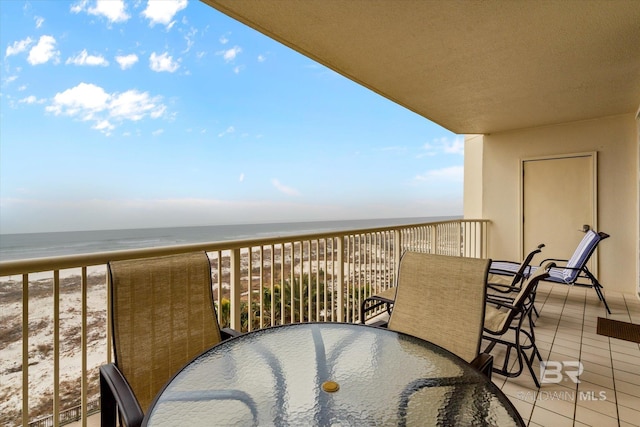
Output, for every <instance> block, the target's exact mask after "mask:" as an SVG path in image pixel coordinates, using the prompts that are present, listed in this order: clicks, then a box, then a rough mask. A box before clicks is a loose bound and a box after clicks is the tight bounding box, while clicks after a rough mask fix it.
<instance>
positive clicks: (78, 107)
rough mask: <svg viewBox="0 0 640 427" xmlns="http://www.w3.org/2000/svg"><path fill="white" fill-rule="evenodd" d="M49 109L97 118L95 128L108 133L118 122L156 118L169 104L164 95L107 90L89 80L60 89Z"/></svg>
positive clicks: (92, 119) (69, 114) (47, 108)
mask: <svg viewBox="0 0 640 427" xmlns="http://www.w3.org/2000/svg"><path fill="white" fill-rule="evenodd" d="M46 111H47V112H50V113H53V114H55V115H56V116H58V115H64V116H69V117H74V118H77V119H79V120H82V121H92V122H94V126H93V127H92V128H93V129H96V130H99V131H101V132H103V133H105V134H106V135H109V134H110V132H111V131H112V130H113V129H115V127H116V125H117V124H121V123H123V122H125V121H139V120H142V119H144V118H146V117H149V118H152V119H156V118H160V117H162V116H163V115H164V113H165V111H166V106H165V105H164V104H162V103H161V98H160V97H158V96H156V97H152V96H150V95H149V93H147V92H138V91H137V90H133V89H132V90H128V91H126V92H123V93H112V94H110V93H107V92H106V91H105V90H104V89H103V88H101V87H100V86H96V85H94V84H90V83H80V84H79V85H77V86H75V87H73V88H71V89H67V90H65V91H64V92H60V93H57V94H56V95H55V96H54V98H53V101H52V103H51V104H50V105H49V106H47V107H46Z"/></svg>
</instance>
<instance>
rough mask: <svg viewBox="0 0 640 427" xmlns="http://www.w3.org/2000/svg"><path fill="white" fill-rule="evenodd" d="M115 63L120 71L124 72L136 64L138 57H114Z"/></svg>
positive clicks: (133, 54)
mask: <svg viewBox="0 0 640 427" xmlns="http://www.w3.org/2000/svg"><path fill="white" fill-rule="evenodd" d="M116 62H117V63H118V64H119V65H120V69H122V70H126V69H127V68H131V67H133V65H134V64H135V63H136V62H138V55H136V54H135V53H131V54H129V55H121V56H116Z"/></svg>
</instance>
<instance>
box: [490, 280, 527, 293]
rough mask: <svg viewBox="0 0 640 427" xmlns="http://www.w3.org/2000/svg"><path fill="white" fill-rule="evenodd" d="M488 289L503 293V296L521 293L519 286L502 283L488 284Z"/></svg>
mask: <svg viewBox="0 0 640 427" xmlns="http://www.w3.org/2000/svg"><path fill="white" fill-rule="evenodd" d="M487 287H488V288H490V289H493V290H496V291H498V292H502V293H503V294H508V293H510V292H520V287H519V286H511V285H503V284H502V283H491V282H488V283H487Z"/></svg>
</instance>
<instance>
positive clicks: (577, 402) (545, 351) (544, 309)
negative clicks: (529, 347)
mask: <svg viewBox="0 0 640 427" xmlns="http://www.w3.org/2000/svg"><path fill="white" fill-rule="evenodd" d="M605 296H606V299H607V303H608V304H609V307H610V308H611V312H612V314H610V315H609V314H607V312H606V310H605V308H604V305H603V304H602V303H601V302H600V301H599V300H598V298H597V296H596V293H595V292H594V290H593V289H591V288H584V287H577V286H574V287H570V286H566V285H553V284H549V283H541V284H540V285H539V287H538V294H537V296H536V307H537V308H538V311H539V313H540V317H539V318H538V319H537V320H536V326H535V337H536V338H535V340H536V343H537V346H538V349H539V350H540V353H541V355H542V360H543V361H554V362H564V361H569V362H574V363H575V362H577V361H579V362H581V363H582V366H583V368H584V370H583V372H582V373H581V374H580V375H579V377H578V380H579V383H575V382H574V381H573V380H572V379H571V378H570V377H569V376H567V375H566V374H564V375H563V379H562V381H560V382H559V383H545V384H542V386H541V387H540V389H537V388H536V387H535V384H534V382H533V379H532V378H531V374H530V373H529V371H528V369H527V368H526V367H525V368H524V371H523V373H522V374H521V375H520V376H519V377H517V378H510V379H505V377H503V376H500V375H497V374H494V376H493V381H494V383H495V384H496V385H498V387H500V388H501V389H502V391H503V392H504V393H505V394H506V395H507V396H508V397H509V398H510V399H511V401H512V402H513V404H514V406H515V407H516V408H517V409H518V411H519V412H520V415H521V416H522V418H523V419H524V420H525V422H526V423H527V425H528V426H531V427H537V426H545V427H546V426H553V427H555V426H559V427H561V426H576V427H582V426H594V427H596V426H597V427H608V426H620V427H626V426H640V345H639V344H636V343H632V342H628V341H623V340H619V339H615V338H608V337H606V336H601V335H597V334H596V324H597V319H598V317H608V318H610V319H615V320H621V321H626V322H633V323H640V300H639V299H638V297H637V296H635V295H626V294H624V295H623V294H621V293H615V292H606V295H605ZM483 348H484V347H483ZM492 354H494V356H495V358H496V360H497V361H498V363H501V361H500V359H501V357H503V352H502V351H500V350H499V349H498V348H497V347H496V348H495V349H494V350H493V351H492ZM576 365H577V364H575V365H573V366H568V367H566V369H565V372H569V371H577V370H578V367H577V366H576ZM534 372H535V373H537V374H538V375H539V372H540V367H539V364H538V363H537V360H536V362H535V363H534ZM549 378H550V379H551V380H553V378H559V375H557V374H552V375H551V376H550V377H549Z"/></svg>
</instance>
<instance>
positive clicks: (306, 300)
mask: <svg viewBox="0 0 640 427" xmlns="http://www.w3.org/2000/svg"><path fill="white" fill-rule="evenodd" d="M488 227H489V223H488V221H486V220H454V221H444V222H437V223H427V224H414V225H407V226H398V227H386V228H373V229H366V230H347V231H341V232H334V233H327V234H312V235H298V236H287V237H276V238H263V239H253V240H243V241H232V242H214V243H207V244H194V245H183V246H174V247H164V248H153V249H142V250H131V251H118V252H110V253H99V254H88V255H80V256H71V257H57V258H44V259H35V260H21V261H12V262H3V263H1V264H0V277H1V279H0V281H1V282H2V287H1V288H0V292H1V295H2V305H3V310H2V323H3V337H2V353H3V355H2V361H1V363H2V378H3V380H2V383H1V384H0V397H1V399H0V402H2V403H1V404H0V405H2V407H0V414H1V415H0V417H2V418H1V419H0V423H1V424H2V425H20V424H22V425H25V426H26V425H34V426H39V425H43V426H44V425H62V424H65V423H68V422H72V421H75V422H77V423H78V425H97V424H98V423H99V417H97V416H91V414H92V413H94V412H95V411H97V410H99V408H98V406H97V401H98V392H97V379H98V376H97V368H98V366H100V365H101V364H103V363H106V362H108V361H110V360H111V357H112V355H111V345H110V330H109V326H108V325H109V324H110V322H109V319H108V313H107V306H108V304H109V297H108V295H109V292H108V288H109V283H108V280H107V279H106V274H105V273H106V263H107V262H109V261H111V260H119V259H135V258H140V257H148V256H157V255H165V254H170V253H180V252H188V251H193V250H205V251H207V252H208V254H209V257H210V259H211V264H212V278H213V293H214V301H215V303H216V306H217V308H218V310H217V312H218V316H219V321H220V324H221V325H223V326H231V327H233V328H235V329H238V330H242V331H250V330H254V329H258V328H263V327H268V326H272V325H279V324H286V323H295V322H305V321H341V322H358V321H359V320H360V319H359V312H358V307H359V304H360V302H361V301H362V300H363V299H364V298H366V297H367V296H369V295H370V294H371V293H374V292H377V291H379V290H381V289H384V288H386V287H388V286H389V285H391V284H393V282H394V280H395V276H396V271H397V265H398V262H399V257H400V254H401V253H402V252H403V251H404V250H407V249H410V250H418V251H424V252H432V253H441V254H448V255H458V256H469V257H486V256H487V247H486V241H487V233H488ZM25 284H28V286H25ZM606 296H607V299H608V300H609V302H610V305H611V306H612V307H611V308H612V311H613V314H612V315H610V316H607V315H606V311H605V310H604V308H603V307H602V306H601V305H600V304H599V301H598V300H597V298H596V297H595V293H593V292H592V291H591V290H590V289H585V288H578V287H575V288H569V287H566V286H553V285H549V284H544V285H542V286H541V288H540V290H539V292H538V301H539V302H538V304H539V310H540V318H539V319H538V321H537V328H536V334H537V337H538V340H537V341H538V344H539V347H540V350H541V352H542V353H543V358H544V359H545V360H547V359H548V360H555V361H564V360H573V361H575V360H580V361H581V362H582V363H583V364H584V367H585V370H584V372H583V374H582V376H581V377H580V379H581V383H580V384H573V383H567V382H563V383H561V384H557V385H556V384H545V385H543V387H542V388H541V389H540V392H538V390H536V389H534V388H533V381H532V380H531V378H530V377H529V374H528V373H526V372H525V373H523V374H522V375H521V376H520V377H518V378H515V379H510V380H507V381H505V379H504V378H503V377H500V376H497V375H496V376H495V377H494V382H495V383H496V384H497V385H498V386H500V387H501V388H502V389H503V391H504V392H505V393H506V394H507V395H508V396H509V397H510V398H512V400H513V401H514V404H515V405H516V407H517V408H518V410H519V411H520V413H521V414H522V417H523V418H524V419H525V420H530V424H529V425H531V426H536V425H542V426H544V425H564V424H567V425H569V424H572V425H573V423H574V421H575V425H577V426H578V425H609V424H611V425H614V424H615V425H618V422H620V424H619V425H627V424H625V423H629V425H632V423H633V422H636V421H634V420H637V419H640V413H639V412H638V411H637V408H635V406H634V405H633V402H634V401H637V399H639V398H640V377H638V375H637V372H638V370H640V347H639V346H638V345H637V344H633V343H628V342H624V341H619V340H615V339H609V338H606V337H602V336H599V335H596V333H595V321H596V318H597V317H598V316H602V317H610V318H614V319H618V320H625V321H632V322H635V323H640V302H639V301H638V300H637V298H636V297H635V296H629V295H623V294H619V293H614V292H607V294H606ZM23 325H24V326H23ZM496 356H497V357H498V358H499V357H500V354H499V353H496ZM587 391H594V392H596V393H595V394H587V393H586V392H587ZM601 391H602V392H604V395H605V396H606V400H602V401H600V400H588V399H586V397H587V396H596V397H599V396H600V394H599V392H601ZM572 399H573V400H572ZM53 413H58V414H60V417H59V419H56V420H54V419H53V417H52V416H51V414H53ZM563 423H564V424H563ZM593 423H596V424H593ZM607 423H609V424H607Z"/></svg>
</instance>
